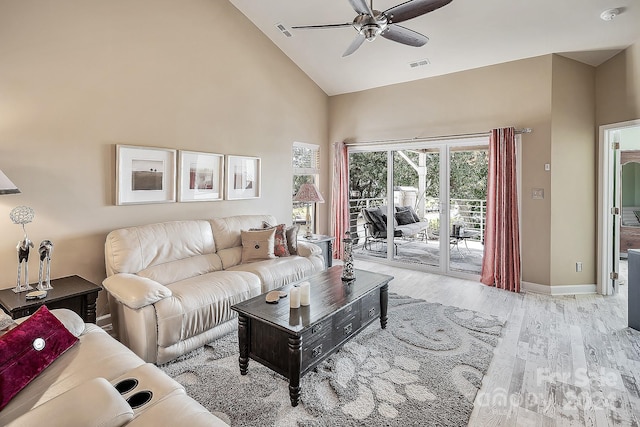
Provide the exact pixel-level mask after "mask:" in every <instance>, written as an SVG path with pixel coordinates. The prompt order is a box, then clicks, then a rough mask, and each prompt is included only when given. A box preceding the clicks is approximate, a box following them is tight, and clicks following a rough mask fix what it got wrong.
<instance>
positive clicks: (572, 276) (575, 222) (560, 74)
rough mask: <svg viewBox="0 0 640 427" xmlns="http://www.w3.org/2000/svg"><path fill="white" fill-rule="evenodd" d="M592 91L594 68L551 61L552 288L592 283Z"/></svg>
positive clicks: (555, 58) (559, 59)
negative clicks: (578, 270) (579, 264)
mask: <svg viewBox="0 0 640 427" xmlns="http://www.w3.org/2000/svg"><path fill="white" fill-rule="evenodd" d="M594 88H595V68H593V67H591V66H589V65H585V64H582V63H579V62H576V61H573V60H571V59H567V58H564V57H562V56H559V55H554V56H553V79H552V119H551V123H552V124H551V135H552V139H551V195H552V199H551V251H550V258H551V259H550V262H551V281H550V284H551V285H575V284H595V283H596V234H595V231H596V228H595V224H596V217H595V214H596V210H595V206H596V198H595V196H596V188H597V180H596V159H595V155H596V149H595V147H596V143H595V141H596V134H595V126H594V121H595V90H594ZM576 262H582V264H583V269H582V272H576Z"/></svg>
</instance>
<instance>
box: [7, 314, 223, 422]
mask: <svg viewBox="0 0 640 427" xmlns="http://www.w3.org/2000/svg"><path fill="white" fill-rule="evenodd" d="M52 313H53V314H54V315H55V316H56V317H57V318H58V319H59V320H60V321H61V322H62V323H63V324H64V325H65V326H66V327H67V329H69V331H70V332H71V333H72V334H73V335H75V336H77V337H78V338H79V342H77V343H76V344H75V345H74V346H72V347H71V348H70V349H69V350H67V351H66V352H65V353H64V354H62V355H61V356H60V357H58V359H56V360H55V361H54V362H53V363H52V364H51V365H49V366H48V367H47V368H46V369H45V370H44V371H43V372H41V373H40V375H38V376H37V377H36V378H35V379H34V380H33V381H31V382H30V383H29V384H28V385H27V386H26V387H25V388H24V389H22V390H21V391H20V392H19V393H18V394H17V395H16V396H15V397H14V398H13V399H12V400H11V401H10V402H9V403H8V404H7V406H6V407H5V408H4V409H2V411H0V426H12V427H16V426H24V427H27V426H29V427H30V426H56V427H57V426H60V427H62V426H64V427H80V426H82V427H85V426H98V425H99V426H103V427H106V426H122V425H126V426H130V427H135V426H162V425H185V426H202V427H205V426H207V427H208V426H214V427H217V426H227V424H226V423H225V422H223V421H222V420H221V419H220V418H218V417H216V416H214V415H213V414H211V413H210V412H208V411H207V410H206V409H205V408H204V407H203V406H202V405H200V404H199V403H198V402H196V401H195V400H193V399H192V398H190V397H189V396H187V394H186V392H185V390H184V388H183V387H182V386H181V385H180V384H179V383H177V382H176V381H174V380H173V379H171V378H170V377H169V376H167V375H166V374H165V373H164V372H162V371H161V370H160V369H158V368H157V367H156V366H155V365H153V364H151V363H145V362H144V361H143V360H142V359H140V358H139V357H138V356H136V355H135V354H133V352H132V351H131V350H129V349H128V348H126V347H125V346H124V345H122V344H121V343H119V342H118V341H117V340H115V339H113V338H112V337H111V336H109V335H108V334H107V333H106V332H104V331H103V330H102V329H101V328H99V327H97V326H96V325H94V324H85V323H84V322H83V321H82V319H81V318H80V317H79V316H78V315H77V314H75V313H74V312H72V311H70V310H66V309H60V310H52ZM20 320H24V319H19V320H18V322H20ZM128 379H135V380H136V381H137V384H136V385H135V387H133V388H132V389H130V390H126V389H123V388H122V387H121V383H122V381H123V380H128ZM123 384H124V383H123ZM131 384H133V382H131ZM116 386H118V387H119V388H120V389H121V390H122V393H121V392H119V391H118V390H117V389H116ZM143 391H150V392H151V393H152V396H151V399H150V400H149V401H148V402H147V403H145V404H143V405H141V406H140V407H137V408H135V409H133V408H132V407H131V405H133V406H136V405H135V404H134V403H133V402H135V401H138V398H139V397H141V396H142V397H144V396H146V395H145V394H144V393H142V392H143ZM127 400H129V402H127Z"/></svg>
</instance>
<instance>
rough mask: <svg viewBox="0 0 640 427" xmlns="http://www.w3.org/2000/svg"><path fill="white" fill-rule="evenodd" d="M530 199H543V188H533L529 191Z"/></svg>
mask: <svg viewBox="0 0 640 427" xmlns="http://www.w3.org/2000/svg"><path fill="white" fill-rule="evenodd" d="M531 198H532V199H544V188H534V189H533V190H532V191H531Z"/></svg>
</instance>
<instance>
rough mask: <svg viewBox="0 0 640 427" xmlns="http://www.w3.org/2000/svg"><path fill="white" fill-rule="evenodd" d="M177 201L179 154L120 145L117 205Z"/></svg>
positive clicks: (117, 164) (170, 150) (164, 150)
mask: <svg viewBox="0 0 640 427" xmlns="http://www.w3.org/2000/svg"><path fill="white" fill-rule="evenodd" d="M175 201H176V150H172V149H168V148H157V147H138V146H132V145H120V144H118V145H116V205H119V206H120V205H135V204H147V203H174V202H175Z"/></svg>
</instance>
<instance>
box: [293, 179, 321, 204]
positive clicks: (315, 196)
mask: <svg viewBox="0 0 640 427" xmlns="http://www.w3.org/2000/svg"><path fill="white" fill-rule="evenodd" d="M293 201H294V202H305V203H324V199H323V198H322V195H321V194H320V191H319V190H318V187H316V185H315V184H309V183H307V184H302V185H301V186H300V190H298V194H296V195H295V197H294V198H293Z"/></svg>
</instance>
